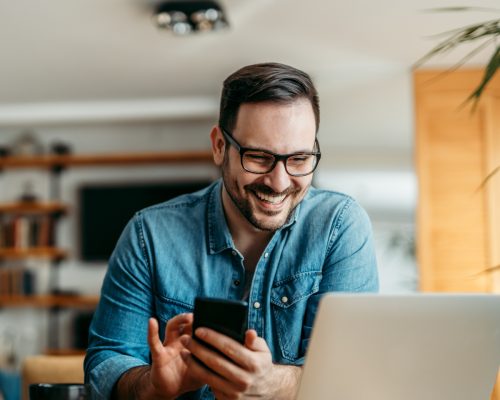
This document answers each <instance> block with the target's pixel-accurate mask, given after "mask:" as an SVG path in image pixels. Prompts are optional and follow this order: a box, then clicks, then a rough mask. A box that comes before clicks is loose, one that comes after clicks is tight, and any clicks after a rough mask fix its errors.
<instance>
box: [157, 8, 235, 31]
mask: <svg viewBox="0 0 500 400" xmlns="http://www.w3.org/2000/svg"><path fill="white" fill-rule="evenodd" d="M155 20H156V24H157V26H158V27H159V28H162V29H167V30H170V31H172V32H173V33H174V34H175V35H187V34H189V33H192V32H206V31H216V30H219V29H223V28H226V27H227V26H229V24H228V23H227V20H226V16H225V14H224V11H223V10H222V7H221V6H220V5H219V4H218V3H217V2H216V1H214V0H204V1H201V0H170V1H163V2H161V3H159V4H158V5H157V7H156V11H155Z"/></svg>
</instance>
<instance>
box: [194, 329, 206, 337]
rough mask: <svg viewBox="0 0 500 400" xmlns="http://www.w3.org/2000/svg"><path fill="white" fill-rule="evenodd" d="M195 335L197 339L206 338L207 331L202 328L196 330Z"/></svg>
mask: <svg viewBox="0 0 500 400" xmlns="http://www.w3.org/2000/svg"><path fill="white" fill-rule="evenodd" d="M195 335H196V336H197V337H199V338H200V339H202V338H204V337H205V336H207V331H206V330H205V329H203V328H198V329H196V332H195Z"/></svg>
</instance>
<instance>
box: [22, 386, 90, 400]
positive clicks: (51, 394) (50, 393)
mask: <svg viewBox="0 0 500 400" xmlns="http://www.w3.org/2000/svg"><path fill="white" fill-rule="evenodd" d="M87 399H90V387H89V386H88V385H84V384H82V383H33V384H31V385H30V400H87Z"/></svg>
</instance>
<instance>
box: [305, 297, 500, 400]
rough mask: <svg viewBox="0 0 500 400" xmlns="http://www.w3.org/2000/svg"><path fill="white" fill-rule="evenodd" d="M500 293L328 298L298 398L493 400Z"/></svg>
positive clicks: (499, 356)
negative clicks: (491, 398) (491, 396)
mask: <svg viewBox="0 0 500 400" xmlns="http://www.w3.org/2000/svg"><path fill="white" fill-rule="evenodd" d="M499 366H500V296H498V295H472V294H471V295H467V294H464V295H458V294H442V295H440V294H415V295H345V294H342V295H340V294H339V295H335V294H333V295H327V296H325V297H324V298H323V300H322V301H321V303H320V307H319V311H318V315H317V319H316V323H315V326H314V330H313V333H312V338H311V343H310V346H309V350H308V353H307V356H306V362H305V365H304V372H303V375H302V380H301V383H300V388H299V394H298V400H312V399H321V400H367V399H369V400H489V399H490V395H491V392H492V390H493V386H494V384H495V380H496V375H497V371H498V368H499Z"/></svg>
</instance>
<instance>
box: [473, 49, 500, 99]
mask: <svg viewBox="0 0 500 400" xmlns="http://www.w3.org/2000/svg"><path fill="white" fill-rule="evenodd" d="M499 67H500V46H497V48H496V51H495V53H493V55H492V56H491V59H490V61H489V62H488V65H487V66H486V69H485V71H484V75H483V79H482V80H481V83H480V84H479V86H478V87H477V88H476V89H475V90H474V92H473V93H472V94H471V95H470V96H469V98H468V100H476V101H477V100H479V98H480V97H481V94H482V93H483V91H484V89H485V88H486V86H487V85H488V83H489V82H490V81H491V79H492V78H493V76H495V73H496V72H497V71H498V68H499Z"/></svg>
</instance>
